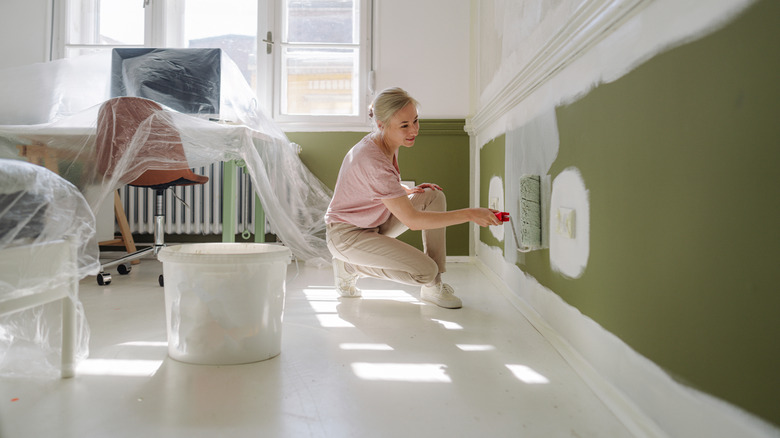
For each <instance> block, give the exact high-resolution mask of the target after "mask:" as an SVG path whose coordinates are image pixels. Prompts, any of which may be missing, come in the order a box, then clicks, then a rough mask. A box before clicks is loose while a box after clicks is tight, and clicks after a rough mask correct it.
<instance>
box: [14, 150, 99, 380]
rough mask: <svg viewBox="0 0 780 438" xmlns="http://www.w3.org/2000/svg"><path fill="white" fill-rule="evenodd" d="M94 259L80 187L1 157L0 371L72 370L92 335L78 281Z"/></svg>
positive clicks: (92, 268)
mask: <svg viewBox="0 0 780 438" xmlns="http://www.w3.org/2000/svg"><path fill="white" fill-rule="evenodd" d="M97 259H98V249H97V243H96V241H95V217H94V215H93V214H92V211H91V209H90V208H89V205H88V204H87V202H86V200H85V199H84V197H83V196H82V195H81V193H80V192H79V191H78V189H76V187H75V186H73V185H72V184H71V183H69V182H67V181H66V180H64V179H63V178H61V177H60V176H58V175H57V174H55V173H54V172H52V171H50V170H48V169H46V168H44V167H41V166H38V165H34V164H31V163H27V162H24V161H19V160H4V159H0V375H2V376H9V375H10V376H15V375H39V374H46V373H48V372H50V371H53V370H56V368H59V371H60V374H61V375H62V377H72V376H73V374H74V369H75V364H76V362H77V360H78V359H79V358H83V357H86V352H87V344H88V340H89V329H88V326H87V323H86V318H85V316H84V312H83V309H82V306H81V303H80V301H79V297H78V292H79V281H80V280H81V279H82V278H84V277H85V276H87V275H90V274H94V273H96V272H97V269H98V267H99V264H98V261H97ZM57 358H59V359H60V360H59V361H57V360H56V359H57Z"/></svg>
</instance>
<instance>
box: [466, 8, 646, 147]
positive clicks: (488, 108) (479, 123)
mask: <svg viewBox="0 0 780 438" xmlns="http://www.w3.org/2000/svg"><path fill="white" fill-rule="evenodd" d="M651 2H652V0H589V1H585V2H583V4H582V5H581V6H580V8H578V9H577V10H576V11H575V12H574V13H573V14H572V16H571V17H570V19H569V20H568V21H567V22H566V23H565V24H564V25H563V26H561V28H560V30H559V31H558V32H556V33H555V34H554V35H553V36H552V38H550V39H549V41H547V43H546V44H544V45H543V46H541V47H540V48H539V50H538V51H537V52H536V53H535V54H534V55H533V56H532V57H531V60H530V61H529V62H528V63H527V64H526V65H525V66H523V67H522V68H521V69H520V70H519V71H518V72H517V74H516V75H515V76H514V77H513V78H512V79H511V80H510V81H509V82H508V83H507V84H506V85H504V86H503V87H502V88H501V89H499V90H498V91H497V92H495V94H494V95H493V96H492V97H491V98H490V99H489V100H488V101H487V102H485V103H484V104H483V105H481V107H480V108H479V109H478V110H477V112H476V114H475V115H474V116H472V117H470V118H468V119H467V120H466V126H465V129H466V131H467V132H468V133H469V134H470V135H472V136H473V135H476V134H477V133H478V132H480V131H482V130H483V129H485V128H486V127H488V126H490V125H491V124H493V123H494V122H496V121H498V120H499V119H501V117H503V116H504V115H505V114H507V113H508V112H509V111H510V110H512V109H513V108H515V107H516V106H517V105H519V104H520V103H521V102H522V101H523V100H524V99H526V98H527V97H528V96H529V95H531V94H532V93H533V92H534V91H535V90H536V89H538V88H539V87H541V86H542V85H543V84H545V83H546V82H547V81H549V80H550V79H551V78H552V77H553V76H555V75H556V74H557V73H558V72H559V71H561V70H563V69H564V68H565V67H566V66H568V65H569V64H571V63H572V62H573V61H574V60H575V59H577V58H578V57H579V56H580V55H582V54H583V53H584V52H586V51H587V50H588V49H590V48H591V47H593V46H594V45H596V44H598V43H599V42H600V41H602V40H603V39H604V38H606V37H607V36H608V35H609V34H610V33H612V32H613V31H614V30H615V29H616V28H617V27H619V25H620V24H622V23H623V22H624V20H626V18H627V17H629V16H630V14H631V13H633V12H635V11H636V10H637V9H638V8H639V7H640V6H645V5H646V4H649V3H651Z"/></svg>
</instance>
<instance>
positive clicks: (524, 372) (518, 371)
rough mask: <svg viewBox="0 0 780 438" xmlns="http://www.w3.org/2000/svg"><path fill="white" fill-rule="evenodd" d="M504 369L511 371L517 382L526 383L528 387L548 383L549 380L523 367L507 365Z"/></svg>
mask: <svg viewBox="0 0 780 438" xmlns="http://www.w3.org/2000/svg"><path fill="white" fill-rule="evenodd" d="M506 367H507V368H509V371H511V372H512V374H514V375H515V377H517V379H518V380H520V381H522V382H525V383H528V384H529V385H534V384H543V383H550V380H549V379H548V378H547V377H544V376H543V375H541V374H539V373H537V372H536V371H534V370H533V369H531V368H530V367H527V366H525V365H507V366H506Z"/></svg>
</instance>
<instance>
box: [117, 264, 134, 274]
mask: <svg viewBox="0 0 780 438" xmlns="http://www.w3.org/2000/svg"><path fill="white" fill-rule="evenodd" d="M132 269H133V268H132V267H131V266H130V265H129V264H127V263H124V264H121V265H119V266H117V267H116V271H117V272H119V275H127V274H129V273H130V271H131V270H132Z"/></svg>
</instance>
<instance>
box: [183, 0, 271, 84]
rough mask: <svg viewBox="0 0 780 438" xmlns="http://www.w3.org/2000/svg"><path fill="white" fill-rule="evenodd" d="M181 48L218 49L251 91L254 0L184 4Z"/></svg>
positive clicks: (200, 0) (193, 0)
mask: <svg viewBox="0 0 780 438" xmlns="http://www.w3.org/2000/svg"><path fill="white" fill-rule="evenodd" d="M184 46H185V47H208V48H220V49H222V50H223V51H224V52H225V53H226V54H227V55H228V56H229V57H230V59H232V60H233V61H234V62H235V63H236V64H237V65H238V68H239V69H240V70H241V73H243V75H244V78H246V80H247V82H248V83H249V84H250V85H251V86H252V88H255V83H256V77H255V76H256V53H257V0H220V1H214V0H186V3H185V7H184Z"/></svg>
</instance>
